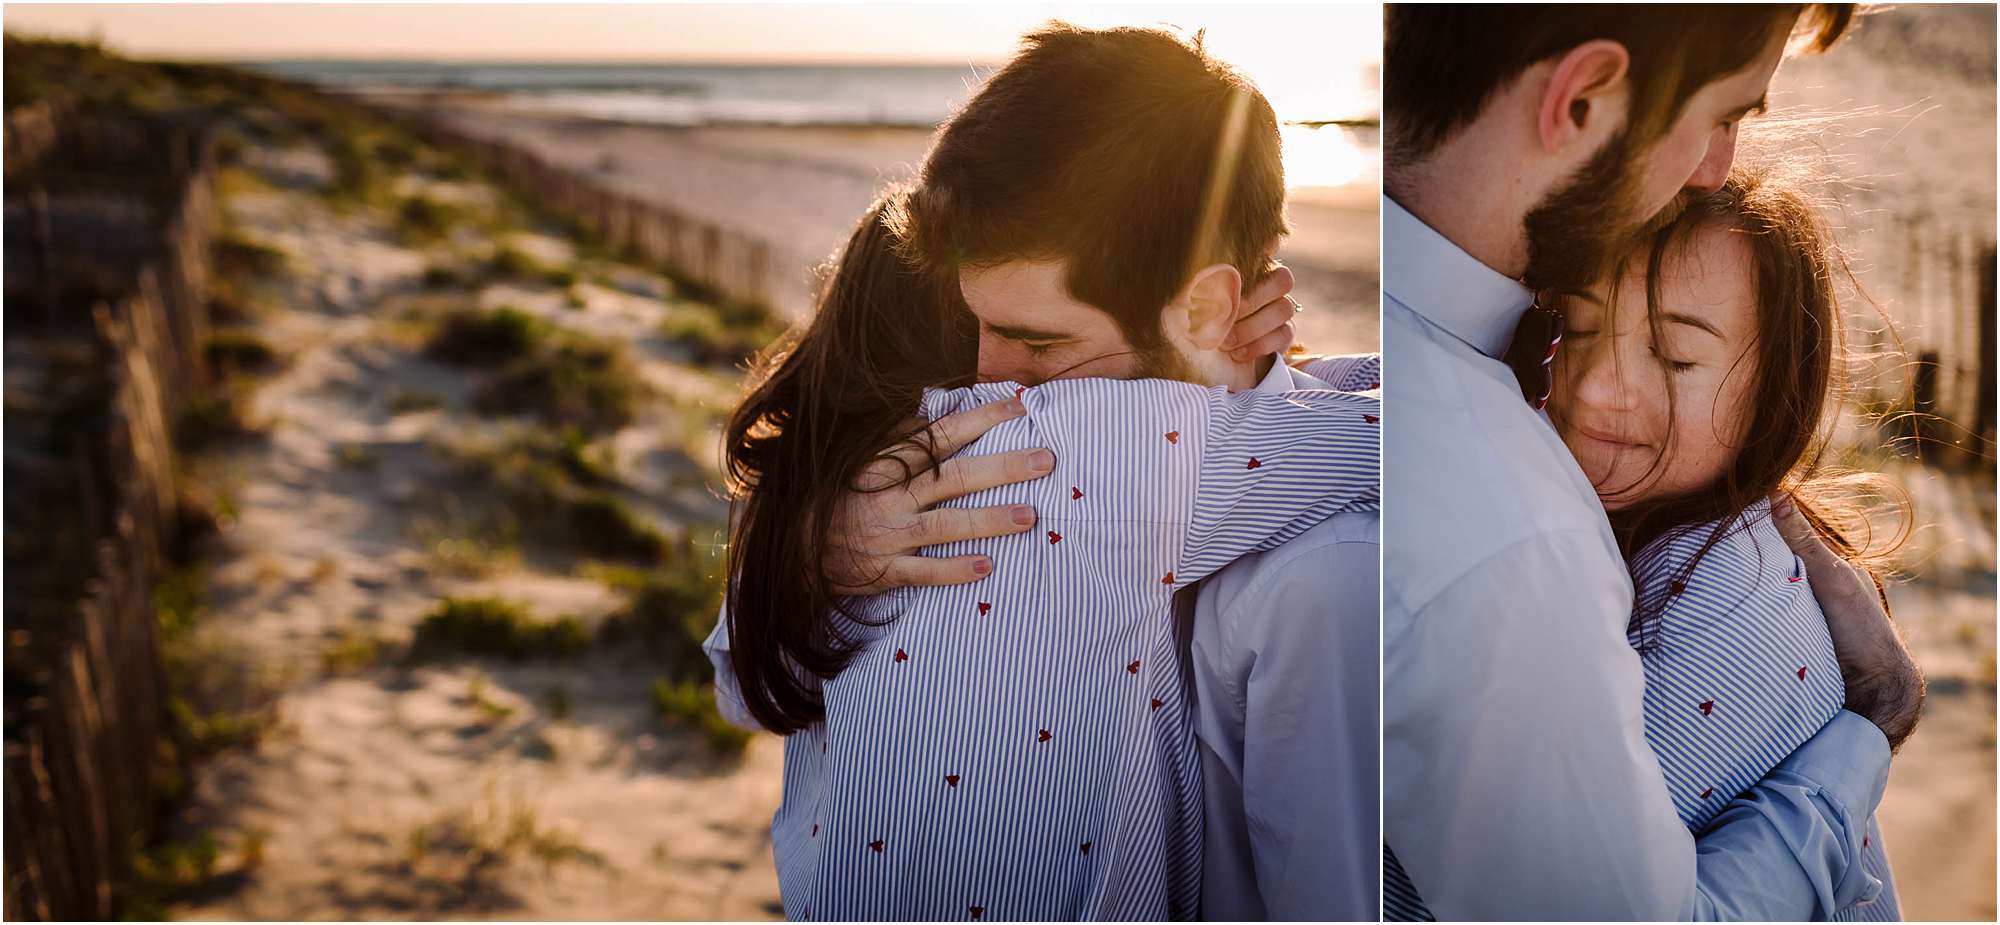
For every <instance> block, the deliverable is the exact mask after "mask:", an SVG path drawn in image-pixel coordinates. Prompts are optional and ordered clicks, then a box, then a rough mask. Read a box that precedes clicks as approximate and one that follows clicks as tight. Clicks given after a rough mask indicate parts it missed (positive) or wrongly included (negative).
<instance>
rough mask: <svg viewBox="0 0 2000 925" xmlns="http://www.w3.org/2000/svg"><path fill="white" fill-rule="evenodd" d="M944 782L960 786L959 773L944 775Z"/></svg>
mask: <svg viewBox="0 0 2000 925" xmlns="http://www.w3.org/2000/svg"><path fill="white" fill-rule="evenodd" d="M944 782H945V783H947V784H950V785H952V786H953V787H957V786H958V775H956V774H946V775H945V776H944Z"/></svg>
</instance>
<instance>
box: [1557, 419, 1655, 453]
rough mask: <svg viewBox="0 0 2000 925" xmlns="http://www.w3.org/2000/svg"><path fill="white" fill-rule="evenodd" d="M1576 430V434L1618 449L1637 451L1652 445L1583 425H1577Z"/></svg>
mask: <svg viewBox="0 0 2000 925" xmlns="http://www.w3.org/2000/svg"><path fill="white" fill-rule="evenodd" d="M1575 429H1576V433H1577V434H1578V435H1580V436H1582V437H1585V438H1587V439H1590V440H1592V441H1595V442H1597V443H1602V444H1605V445H1606V446H1611V447H1615V448H1617V449H1628V450H1637V449H1644V448H1646V447H1648V446H1651V444H1649V443H1645V442H1643V441H1639V440H1633V439H1631V438H1629V437H1623V436H1619V435H1618V434H1615V433H1610V432H1608V431H1603V430H1599V429H1597V428H1594V427H1589V426H1586V425H1583V424H1578V425H1576V428H1575Z"/></svg>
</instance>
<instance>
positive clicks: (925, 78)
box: [249, 60, 992, 128]
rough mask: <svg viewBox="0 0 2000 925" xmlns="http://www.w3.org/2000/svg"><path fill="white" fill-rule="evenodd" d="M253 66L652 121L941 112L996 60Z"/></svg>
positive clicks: (897, 118) (922, 118) (893, 120)
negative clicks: (942, 62) (953, 62)
mask: <svg viewBox="0 0 2000 925" xmlns="http://www.w3.org/2000/svg"><path fill="white" fill-rule="evenodd" d="M249 66H250V67H251V68H253V69H255V70H260V71H264V72H266V73H271V74H275V75H278V76H282V77H287V78H291V79H295V80H303V81H307V82H310V83H314V84H319V85H321V86H325V87H329V88H333V89H342V90H369V91H375V92H383V91H387V92H425V91H435V90H451V91H461V92H478V93H493V94H499V95H503V96H506V97H509V98H511V99H510V102H512V103H513V104H514V105H517V106H520V107H524V108H528V109H540V110H546V111H550V112H559V113H565V114H571V115H584V116H591V117H595V118H601V119H610V120H616V121H620V122H635V123H644V124H655V125H674V126H700V125H796V126H804V125H843V126H853V125H892V126H911V127H922V128H928V127H931V126H934V125H936V124H938V123H939V122H942V121H944V119H945V118H946V117H948V116H950V115H951V113H952V111H953V110H954V109H955V108H956V107H957V106H958V105H959V104H960V103H961V102H963V101H964V100H965V99H966V97H968V96H970V95H971V94H972V91H973V90H974V89H975V88H976V87H977V86H978V85H979V83H980V82H981V81H983V80H984V79H985V78H986V75H987V74H988V73H990V72H991V70H992V68H991V67H975V66H965V65H958V66H934V65H909V66H903V65H832V66H805V65H801V66H767V65H741V66H728V65H722V66H717V65H701V66H696V65H671V64H560V63H547V64H543V63H535V64H493V63H450V62H427V61H332V60H316V61H268V62H259V63H255V64H251V65H249Z"/></svg>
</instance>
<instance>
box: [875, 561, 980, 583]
mask: <svg viewBox="0 0 2000 925" xmlns="http://www.w3.org/2000/svg"><path fill="white" fill-rule="evenodd" d="M992 573H993V560H991V559H989V558H987V557H985V556H953V557H951V558H949V559H933V558H929V557H927V556H899V557H897V558H896V559H895V560H893V561H891V562H890V563H889V571H888V573H887V574H886V575H885V576H884V577H883V581H884V584H883V586H882V588H881V589H879V590H888V589H890V588H908V587H912V586H916V585H927V586H928V585H962V584H966V583H968V582H974V581H978V580H979V579H981V578H985V577H986V576H987V575H990V574H992Z"/></svg>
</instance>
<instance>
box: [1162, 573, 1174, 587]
mask: <svg viewBox="0 0 2000 925" xmlns="http://www.w3.org/2000/svg"><path fill="white" fill-rule="evenodd" d="M1173 583H1174V573H1172V572H1168V573H1167V574H1166V577H1164V578H1161V579H1160V584H1163V585H1170V584H1173Z"/></svg>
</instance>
